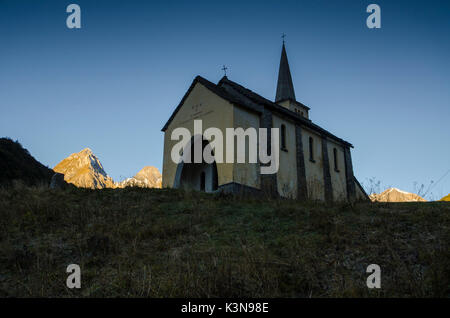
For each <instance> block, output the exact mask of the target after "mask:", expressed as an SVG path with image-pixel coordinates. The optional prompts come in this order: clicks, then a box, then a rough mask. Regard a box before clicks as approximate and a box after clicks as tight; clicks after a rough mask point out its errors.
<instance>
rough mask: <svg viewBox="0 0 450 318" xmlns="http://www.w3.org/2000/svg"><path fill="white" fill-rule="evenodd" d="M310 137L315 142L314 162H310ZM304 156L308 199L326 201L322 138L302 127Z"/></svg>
mask: <svg viewBox="0 0 450 318" xmlns="http://www.w3.org/2000/svg"><path fill="white" fill-rule="evenodd" d="M309 137H312V138H313V140H314V143H313V144H314V145H313V146H314V148H313V149H314V160H315V162H311V161H310V160H309V158H310V154H309ZM302 142H303V155H304V158H305V171H306V185H307V188H308V198H309V199H311V200H322V201H323V200H325V191H324V182H323V160H322V138H321V137H320V136H319V135H318V134H315V133H314V132H312V131H311V130H308V129H307V128H304V127H302Z"/></svg>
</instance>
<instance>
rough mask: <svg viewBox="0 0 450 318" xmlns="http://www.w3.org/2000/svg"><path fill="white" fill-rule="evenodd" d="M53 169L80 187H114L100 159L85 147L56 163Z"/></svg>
mask: <svg viewBox="0 0 450 318" xmlns="http://www.w3.org/2000/svg"><path fill="white" fill-rule="evenodd" d="M53 170H54V171H55V172H59V173H62V174H63V175H64V180H65V181H67V182H69V183H72V184H74V185H76V186H77V187H82V188H91V189H103V188H114V187H115V186H114V181H113V179H112V178H111V177H109V176H108V175H107V174H106V172H105V170H104V169H103V166H102V164H101V162H100V160H99V159H98V158H97V156H96V155H94V153H93V152H92V150H91V149H89V148H86V149H83V150H81V151H80V152H78V153H73V154H71V155H70V156H69V157H67V158H65V159H63V160H62V161H61V162H60V163H58V164H57V165H56V166H55V167H54V168H53Z"/></svg>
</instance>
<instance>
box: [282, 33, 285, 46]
mask: <svg viewBox="0 0 450 318" xmlns="http://www.w3.org/2000/svg"><path fill="white" fill-rule="evenodd" d="M285 37H286V34H284V33H283V34H282V35H281V38H282V39H283V44H284V39H285Z"/></svg>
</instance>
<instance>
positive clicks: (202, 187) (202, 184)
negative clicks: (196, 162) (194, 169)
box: [200, 171, 206, 191]
mask: <svg viewBox="0 0 450 318" xmlns="http://www.w3.org/2000/svg"><path fill="white" fill-rule="evenodd" d="M205 184H206V175H205V172H204V171H202V173H201V174H200V191H205Z"/></svg>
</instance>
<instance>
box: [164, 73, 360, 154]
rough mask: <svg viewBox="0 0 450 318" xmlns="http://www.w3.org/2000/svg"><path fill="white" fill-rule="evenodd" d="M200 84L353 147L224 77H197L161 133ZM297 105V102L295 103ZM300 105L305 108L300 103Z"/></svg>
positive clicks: (233, 102) (232, 100)
mask: <svg viewBox="0 0 450 318" xmlns="http://www.w3.org/2000/svg"><path fill="white" fill-rule="evenodd" d="M197 83H201V84H202V85H203V86H205V87H206V88H207V89H209V90H210V91H212V92H213V93H215V94H216V95H218V96H220V97H222V98H224V99H225V100H227V101H229V102H230V103H232V104H234V105H237V106H240V107H243V108H246V109H248V110H251V111H253V112H256V113H261V112H262V111H263V109H264V107H266V108H267V109H270V110H271V111H272V112H275V113H278V114H280V115H284V116H285V117H289V118H290V119H291V120H293V121H294V122H297V123H299V124H301V125H303V126H305V127H308V128H310V129H311V130H314V131H316V132H317V133H319V134H322V135H325V136H327V137H329V138H331V139H334V140H335V141H338V142H340V143H343V144H345V145H347V146H349V147H353V146H352V145H351V144H350V143H348V142H347V141H345V140H343V139H341V138H338V137H336V136H335V135H333V134H332V133H330V132H328V131H327V130H325V129H323V128H321V127H320V126H318V125H316V124H314V123H313V122H312V121H311V120H310V119H307V118H305V117H303V116H300V115H298V114H297V113H295V112H293V111H291V110H289V109H287V108H285V107H283V106H280V105H278V104H276V103H274V102H272V101H270V100H268V99H266V98H264V97H262V96H260V95H258V94H256V93H254V92H252V91H251V90H249V89H247V88H245V87H244V86H242V85H239V84H238V83H236V82H233V81H230V80H229V79H228V78H227V77H226V76H224V77H223V78H222V79H221V80H220V81H219V83H217V85H216V84H214V83H212V82H210V81H208V80H207V79H205V78H203V77H201V76H197V77H196V78H195V79H194V81H193V82H192V84H191V86H190V87H189V89H188V91H187V92H186V94H185V95H184V96H183V98H182V99H181V102H180V103H179V104H178V106H177V107H176V108H175V110H174V112H173V113H172V115H171V116H170V118H169V120H168V121H167V123H166V124H165V125H164V127H163V128H162V131H166V129H167V127H168V126H169V124H170V123H171V121H172V120H173V118H174V117H175V115H176V114H177V112H178V111H179V109H180V108H181V107H182V106H183V103H184V101H185V100H186V98H187V96H188V95H189V94H190V92H191V91H192V89H193V88H194V86H195V84H197ZM297 103H298V102H297ZM299 104H300V105H302V106H304V107H307V106H305V105H303V104H301V103H299Z"/></svg>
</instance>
